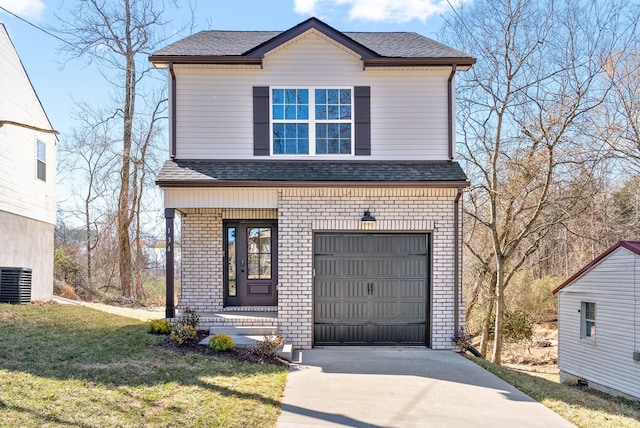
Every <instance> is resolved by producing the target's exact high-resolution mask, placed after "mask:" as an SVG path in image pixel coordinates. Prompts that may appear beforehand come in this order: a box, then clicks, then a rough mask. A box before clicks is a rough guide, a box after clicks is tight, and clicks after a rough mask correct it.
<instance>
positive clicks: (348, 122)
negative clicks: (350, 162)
mask: <svg viewBox="0 0 640 428" xmlns="http://www.w3.org/2000/svg"><path fill="white" fill-rule="evenodd" d="M352 112H353V90H352V88H272V89H271V124H272V125H271V126H272V132H271V143H272V153H273V154H274V155H352V154H353V150H354V147H353V146H354V145H353V140H354V135H353V132H354V126H353V113H352Z"/></svg>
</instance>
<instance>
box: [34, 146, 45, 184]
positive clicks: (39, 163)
mask: <svg viewBox="0 0 640 428" xmlns="http://www.w3.org/2000/svg"><path fill="white" fill-rule="evenodd" d="M36 177H38V178H39V179H40V180H42V181H47V146H46V145H45V144H44V143H43V142H42V141H39V140H38V141H36Z"/></svg>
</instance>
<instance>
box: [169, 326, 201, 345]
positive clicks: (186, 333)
mask: <svg viewBox="0 0 640 428" xmlns="http://www.w3.org/2000/svg"><path fill="white" fill-rule="evenodd" d="M196 334H197V332H196V329H195V328H193V326H190V325H184V324H176V325H174V326H173V328H172V329H171V334H170V335H169V338H170V339H171V340H173V341H175V342H177V343H178V344H179V345H182V344H184V343H187V342H190V341H192V340H193V339H195V338H196Z"/></svg>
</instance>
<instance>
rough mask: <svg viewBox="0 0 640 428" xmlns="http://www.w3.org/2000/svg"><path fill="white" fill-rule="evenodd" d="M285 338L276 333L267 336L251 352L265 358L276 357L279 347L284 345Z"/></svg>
mask: <svg viewBox="0 0 640 428" xmlns="http://www.w3.org/2000/svg"><path fill="white" fill-rule="evenodd" d="M282 342H284V338H283V337H282V336H278V333H276V332H275V331H273V332H271V333H268V334H265V335H264V337H263V338H262V340H260V341H258V342H256V344H255V346H254V347H253V349H252V350H251V352H253V353H254V354H255V355H258V356H259V357H263V358H272V357H275V355H276V351H277V350H278V347H279V346H280V345H282Z"/></svg>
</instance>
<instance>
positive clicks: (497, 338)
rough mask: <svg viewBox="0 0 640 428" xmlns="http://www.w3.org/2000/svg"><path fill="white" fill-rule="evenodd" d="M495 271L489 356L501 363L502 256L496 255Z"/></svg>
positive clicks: (503, 301)
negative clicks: (493, 314) (490, 353)
mask: <svg viewBox="0 0 640 428" xmlns="http://www.w3.org/2000/svg"><path fill="white" fill-rule="evenodd" d="M496 267H497V272H496V274H497V275H496V289H495V290H496V305H495V308H496V317H495V328H494V331H493V336H494V339H493V355H492V356H491V361H493V362H494V363H496V364H501V363H502V330H503V328H502V321H503V317H504V309H505V308H504V305H505V300H504V289H505V278H504V258H503V257H502V256H498V257H497V262H496Z"/></svg>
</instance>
